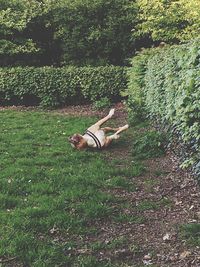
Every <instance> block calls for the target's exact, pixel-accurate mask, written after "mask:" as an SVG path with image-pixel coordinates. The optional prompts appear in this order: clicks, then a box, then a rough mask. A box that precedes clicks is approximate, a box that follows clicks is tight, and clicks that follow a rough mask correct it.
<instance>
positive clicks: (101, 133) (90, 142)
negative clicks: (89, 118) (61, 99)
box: [68, 108, 129, 150]
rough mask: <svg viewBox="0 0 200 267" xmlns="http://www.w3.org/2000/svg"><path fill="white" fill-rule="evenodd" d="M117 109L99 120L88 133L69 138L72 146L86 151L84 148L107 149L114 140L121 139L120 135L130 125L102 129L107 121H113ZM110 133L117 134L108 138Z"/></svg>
mask: <svg viewBox="0 0 200 267" xmlns="http://www.w3.org/2000/svg"><path fill="white" fill-rule="evenodd" d="M114 112H115V109H114V108H113V109H111V110H110V112H109V113H108V115H107V116H106V117H104V118H103V119H101V120H99V121H98V122H96V123H95V124H93V125H92V126H90V127H89V128H88V129H87V131H86V132H85V133H84V134H83V135H81V134H74V135H73V136H71V137H69V139H68V140H69V142H70V143H71V145H72V146H73V147H74V148H76V149H79V150H81V149H84V148H88V147H89V148H98V149H101V148H106V147H108V146H109V144H110V143H111V142H112V140H116V139H119V137H120V136H119V133H121V132H123V131H125V130H127V129H128V127H129V125H128V124H126V125H124V126H122V127H119V128H111V127H105V128H100V127H101V125H102V124H103V123H105V122H106V121H107V120H109V119H111V118H112V116H113V115H114ZM108 132H115V133H114V134H112V135H110V136H106V134H107V133H108Z"/></svg>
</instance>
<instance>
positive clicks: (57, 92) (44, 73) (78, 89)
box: [0, 66, 127, 107]
mask: <svg viewBox="0 0 200 267" xmlns="http://www.w3.org/2000/svg"><path fill="white" fill-rule="evenodd" d="M126 84H127V75H126V69H125V68H123V67H114V66H107V67H96V68H92V67H82V68H77V67H68V68H52V67H43V68H33V67H30V68H21V67H18V68H2V69H0V100H1V103H4V104H6V103H15V104H31V103H32V104H36V103H38V102H39V103H40V105H41V106H44V107H55V106H60V105H64V104H69V103H70V104H74V103H81V102H83V101H90V102H94V101H97V100H100V99H101V98H103V97H107V98H108V99H109V100H110V101H115V100H117V99H119V93H120V91H121V90H122V89H124V88H125V87H126Z"/></svg>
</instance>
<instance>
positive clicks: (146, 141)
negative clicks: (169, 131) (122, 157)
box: [132, 131, 165, 159]
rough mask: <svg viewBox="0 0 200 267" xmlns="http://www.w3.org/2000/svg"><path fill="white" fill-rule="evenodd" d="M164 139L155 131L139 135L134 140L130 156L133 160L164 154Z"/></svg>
mask: <svg viewBox="0 0 200 267" xmlns="http://www.w3.org/2000/svg"><path fill="white" fill-rule="evenodd" d="M164 143H165V137H164V135H163V134H161V133H159V132H156V131H148V132H144V133H142V134H141V133H140V135H138V136H136V137H135V138H134V142H133V147H132V154H133V156H134V158H135V159H148V158H152V157H159V156H161V155H163V154H164Z"/></svg>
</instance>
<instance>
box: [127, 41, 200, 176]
mask: <svg viewBox="0 0 200 267" xmlns="http://www.w3.org/2000/svg"><path fill="white" fill-rule="evenodd" d="M137 60H138V61H139V62H140V64H141V62H144V54H141V55H138V58H137ZM134 62H136V60H134ZM138 66H139V64H138ZM144 68H145V69H144ZM135 69H136V66H134V70H135ZM139 69H140V73H142V77H141V79H140V81H142V83H140V84H139V83H137V85H138V86H139V88H140V90H141V92H140V102H137V103H139V105H140V106H144V107H145V110H146V112H147V114H149V116H150V117H151V118H154V119H158V120H159V121H160V122H161V123H162V124H163V125H168V126H170V127H169V131H170V132H173V133H176V136H178V139H179V143H182V144H183V147H184V150H183V151H184V153H182V155H183V158H184V163H183V164H182V166H185V167H188V166H193V168H194V170H195V172H196V174H197V175H198V176H200V40H199V39H197V40H194V41H193V42H190V43H188V44H182V45H179V46H178V45H177V46H172V47H165V48H158V49H153V52H152V53H148V56H146V57H145V66H143V67H142V68H141V67H140V66H139ZM143 70H144V71H143ZM128 91H129V92H130V91H131V92H132V96H131V97H132V99H134V101H135V99H137V98H138V88H137V87H136V90H135V88H134V86H132V85H131V83H130V82H129V89H128ZM134 106H136V104H135V103H134Z"/></svg>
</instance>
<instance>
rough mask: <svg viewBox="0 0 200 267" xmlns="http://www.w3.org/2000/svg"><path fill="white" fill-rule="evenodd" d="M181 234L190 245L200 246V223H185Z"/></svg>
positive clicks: (181, 228)
mask: <svg viewBox="0 0 200 267" xmlns="http://www.w3.org/2000/svg"><path fill="white" fill-rule="evenodd" d="M180 234H181V237H182V238H183V239H185V240H186V241H187V244H188V245H190V246H198V247H199V246H200V223H189V224H184V225H182V226H181V227H180Z"/></svg>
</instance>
